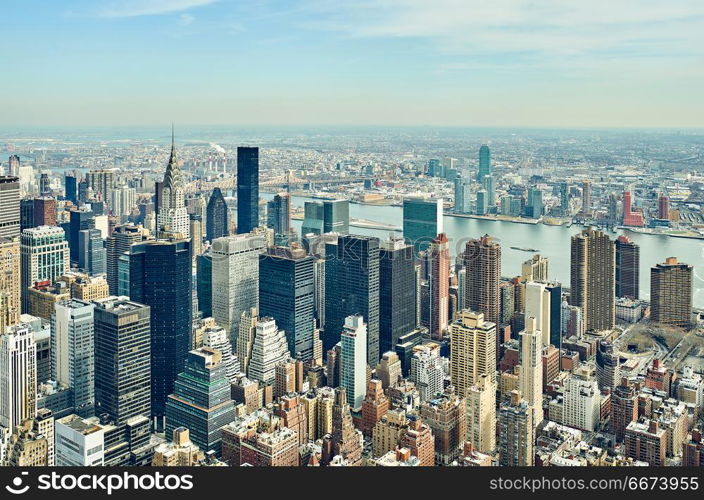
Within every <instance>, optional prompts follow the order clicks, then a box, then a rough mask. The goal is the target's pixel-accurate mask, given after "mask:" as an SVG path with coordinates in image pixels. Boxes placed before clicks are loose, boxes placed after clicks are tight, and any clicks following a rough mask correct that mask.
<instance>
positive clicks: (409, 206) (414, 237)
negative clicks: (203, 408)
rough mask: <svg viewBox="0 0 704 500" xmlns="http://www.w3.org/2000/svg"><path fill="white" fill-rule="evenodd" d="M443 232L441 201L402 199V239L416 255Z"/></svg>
mask: <svg viewBox="0 0 704 500" xmlns="http://www.w3.org/2000/svg"><path fill="white" fill-rule="evenodd" d="M442 232H443V201H442V199H424V198H404V199H403V237H404V238H405V239H406V243H408V244H409V245H413V248H414V250H415V252H416V254H418V253H419V252H420V251H422V250H425V249H426V248H428V245H429V244H430V242H431V241H433V239H434V238H435V237H436V236H437V235H438V234H440V233H442Z"/></svg>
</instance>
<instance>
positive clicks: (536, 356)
mask: <svg viewBox="0 0 704 500" xmlns="http://www.w3.org/2000/svg"><path fill="white" fill-rule="evenodd" d="M529 284H530V283H529ZM525 323H526V325H525V326H526V329H525V330H523V331H522V332H520V333H519V337H520V338H521V365H520V373H519V376H518V383H519V386H520V391H521V394H523V399H525V400H526V402H527V403H528V405H529V406H530V407H531V408H532V409H533V425H536V426H537V425H540V423H541V422H542V421H543V356H542V354H543V334H542V332H541V331H540V330H539V329H538V328H537V321H536V319H535V318H534V317H532V316H527V317H526V321H525Z"/></svg>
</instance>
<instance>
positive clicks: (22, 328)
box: [0, 324, 37, 431]
mask: <svg viewBox="0 0 704 500" xmlns="http://www.w3.org/2000/svg"><path fill="white" fill-rule="evenodd" d="M36 401H37V346H36V344H35V342H34V330H33V329H32V328H31V326H29V325H28V324H18V325H14V326H10V327H9V328H8V329H7V330H3V331H2V332H0V427H4V428H5V429H9V430H10V431H12V430H14V429H15V427H16V426H18V425H19V424H20V423H21V422H22V421H23V420H25V419H28V418H34V417H35V415H36V412H37V403H36Z"/></svg>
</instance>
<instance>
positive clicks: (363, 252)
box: [323, 235, 379, 366]
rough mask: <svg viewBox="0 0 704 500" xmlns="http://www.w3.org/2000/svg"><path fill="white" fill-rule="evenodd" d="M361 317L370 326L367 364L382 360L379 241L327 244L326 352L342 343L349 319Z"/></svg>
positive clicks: (360, 239)
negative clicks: (380, 354)
mask: <svg viewBox="0 0 704 500" xmlns="http://www.w3.org/2000/svg"><path fill="white" fill-rule="evenodd" d="M354 314H361V315H362V316H363V317H364V321H365V322H366V323H367V363H368V364H369V365H370V366H376V363H377V362H378V361H379V239H378V238H374V237H371V236H359V235H348V236H341V237H340V238H338V240H337V244H327V245H326V263H325V336H324V338H323V348H324V349H325V351H327V350H329V349H332V347H333V346H334V345H335V344H337V343H338V342H339V341H340V334H341V333H342V327H343V325H344V324H345V318H346V317H347V316H350V315H354Z"/></svg>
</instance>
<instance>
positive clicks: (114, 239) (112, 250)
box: [105, 224, 145, 295]
mask: <svg viewBox="0 0 704 500" xmlns="http://www.w3.org/2000/svg"><path fill="white" fill-rule="evenodd" d="M143 239H145V236H144V228H142V227H140V226H134V225H131V224H125V225H119V226H115V228H114V229H113V231H112V234H111V235H110V236H108V237H107V238H106V239H105V251H106V254H105V259H106V263H105V269H106V272H107V280H108V286H109V287H110V294H111V295H117V294H118V279H119V277H118V274H117V271H118V261H119V258H120V257H121V256H122V254H123V253H125V252H127V251H128V250H129V249H130V247H131V246H132V244H134V243H138V242H140V241H142V240H143Z"/></svg>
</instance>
